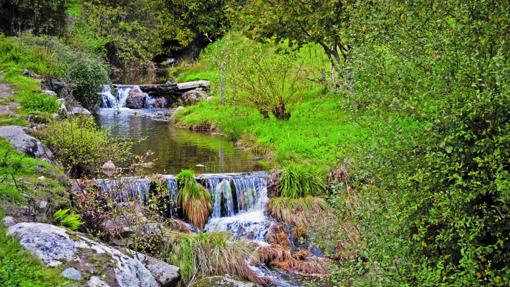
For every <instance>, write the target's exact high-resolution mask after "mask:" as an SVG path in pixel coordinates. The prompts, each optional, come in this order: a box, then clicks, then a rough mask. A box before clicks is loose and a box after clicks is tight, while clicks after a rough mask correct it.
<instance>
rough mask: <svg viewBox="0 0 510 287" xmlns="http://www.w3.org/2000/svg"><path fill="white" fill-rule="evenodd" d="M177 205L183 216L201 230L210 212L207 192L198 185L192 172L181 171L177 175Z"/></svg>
mask: <svg viewBox="0 0 510 287" xmlns="http://www.w3.org/2000/svg"><path fill="white" fill-rule="evenodd" d="M176 179H177V186H178V188H179V195H178V198H177V201H178V204H179V206H180V208H181V211H182V212H183V215H184V216H185V217H186V218H187V219H188V220H189V221H190V222H191V224H193V225H195V226H196V227H198V228H203V227H204V225H205V223H206V222H207V219H208V218H209V215H210V214H211V211H212V204H211V195H210V194H209V191H207V189H205V188H204V187H203V186H201V185H200V184H198V183H197V182H196V180H195V174H194V173H193V171H192V170H188V169H185V170H182V171H181V172H180V173H179V174H178V175H177V178H176Z"/></svg>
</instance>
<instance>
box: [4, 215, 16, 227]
mask: <svg viewBox="0 0 510 287" xmlns="http://www.w3.org/2000/svg"><path fill="white" fill-rule="evenodd" d="M2 223H3V225H5V226H7V227H10V226H13V225H14V224H16V220H14V217H12V216H6V217H4V219H2Z"/></svg>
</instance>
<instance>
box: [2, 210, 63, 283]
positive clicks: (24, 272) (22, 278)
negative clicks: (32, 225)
mask: <svg viewBox="0 0 510 287" xmlns="http://www.w3.org/2000/svg"><path fill="white" fill-rule="evenodd" d="M1 218H3V215H2V214H1V212H0V219H1ZM6 231H7V230H6V228H5V227H3V226H2V225H0V286H6V287H7V286H20V287H43V286H48V287H52V286H64V285H65V286H72V285H70V284H69V282H67V281H66V280H65V279H64V278H63V277H61V276H60V274H59V272H60V271H61V270H59V269H58V268H57V269H55V268H47V267H45V266H44V265H43V264H42V262H41V261H40V260H39V259H38V258H36V257H35V256H33V255H32V254H30V253H29V252H28V251H26V250H24V249H23V247H22V246H21V245H20V244H19V242H18V241H17V240H16V239H14V238H12V237H10V236H8V235H7V234H6Z"/></svg>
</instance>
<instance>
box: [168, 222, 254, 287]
mask: <svg viewBox="0 0 510 287" xmlns="http://www.w3.org/2000/svg"><path fill="white" fill-rule="evenodd" d="M250 257H252V250H250V248H249V247H248V246H247V245H246V243H245V242H243V241H239V240H232V238H231V237H230V235H229V234H228V233H223V232H200V233H195V234H183V233H180V234H176V238H175V239H174V242H173V245H172V251H171V255H170V262H171V263H172V264H175V265H176V266H178V267H179V269H180V274H181V278H182V280H183V281H184V282H186V283H187V284H189V283H192V282H193V280H196V279H199V278H203V277H206V276H211V275H225V274H230V275H237V276H240V277H243V278H246V279H251V280H255V281H256V280H257V275H256V274H255V272H254V271H253V270H251V269H250V267H249V266H248V263H247V262H248V260H249V259H250Z"/></svg>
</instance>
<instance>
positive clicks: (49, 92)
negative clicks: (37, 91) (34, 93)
mask: <svg viewBox="0 0 510 287" xmlns="http://www.w3.org/2000/svg"><path fill="white" fill-rule="evenodd" d="M42 93H43V94H45V95H47V96H49V97H57V93H55V92H54V91H52V90H43V91H42Z"/></svg>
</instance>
